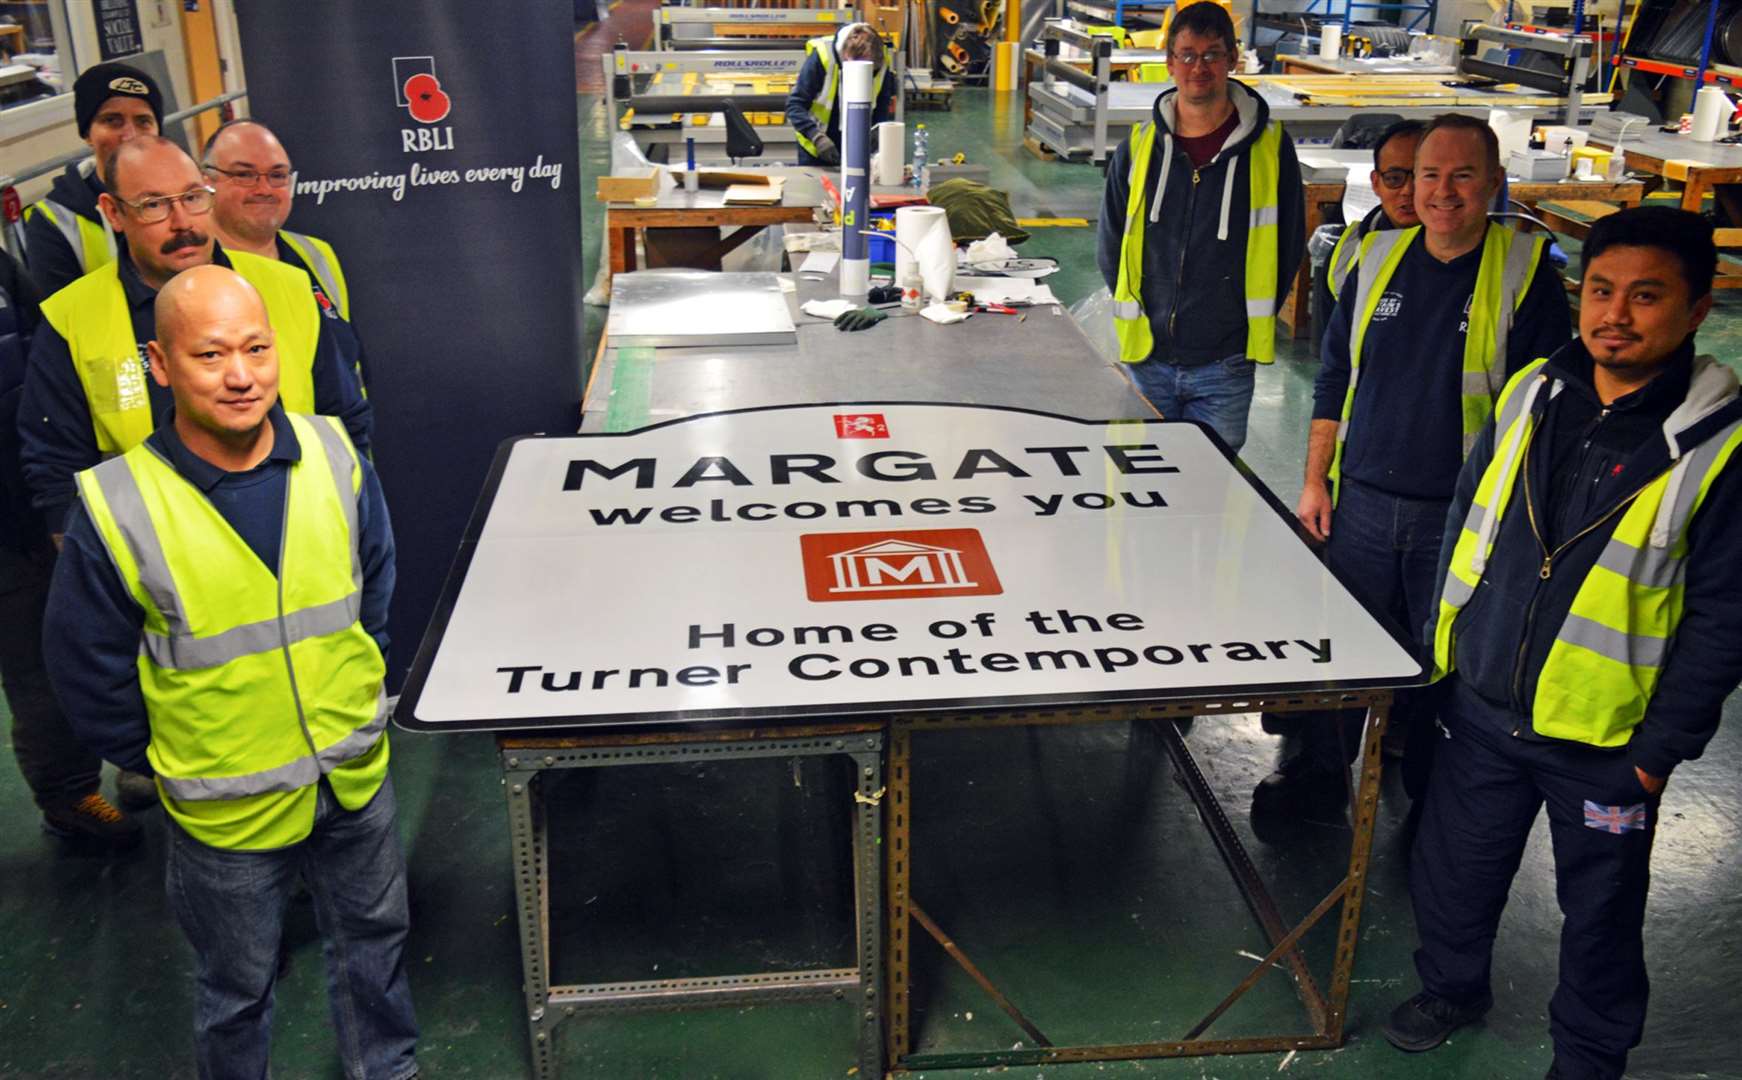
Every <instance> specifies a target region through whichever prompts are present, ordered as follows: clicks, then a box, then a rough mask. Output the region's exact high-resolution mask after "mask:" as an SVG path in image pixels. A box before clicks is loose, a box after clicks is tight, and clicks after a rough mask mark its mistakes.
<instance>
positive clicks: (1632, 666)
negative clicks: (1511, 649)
mask: <svg viewBox="0 0 1742 1080" xmlns="http://www.w3.org/2000/svg"><path fill="white" fill-rule="evenodd" d="M1546 363H1547V361H1544V360H1538V361H1537V362H1536V363H1535V364H1532V365H1531V366H1530V367H1528V368H1525V369H1524V370H1523V371H1520V372H1519V373H1518V374H1517V375H1516V376H1514V377H1513V379H1512V381H1511V382H1510V383H1508V384H1507V386H1506V389H1505V392H1504V393H1503V394H1502V395H1501V398H1500V410H1499V414H1498V415H1497V417H1496V418H1495V429H1494V432H1495V438H1494V458H1493V460H1492V461H1491V462H1489V464H1488V468H1487V469H1486V470H1485V471H1484V472H1483V474H1482V479H1481V482H1480V483H1479V484H1478V485H1477V488H1476V497H1475V499H1474V500H1473V501H1472V502H1471V504H1470V511H1469V513H1468V514H1467V515H1465V518H1464V524H1463V528H1462V529H1461V531H1460V532H1459V534H1458V541H1457V545H1456V547H1455V548H1454V549H1453V552H1452V561H1451V566H1450V570H1449V572H1448V573H1447V575H1446V580H1445V584H1444V586H1443V589H1442V591H1441V594H1440V605H1439V615H1438V617H1437V619H1436V621H1435V623H1434V634H1433V654H1434V678H1435V679H1436V680H1437V679H1440V678H1443V677H1445V676H1446V675H1448V674H1450V673H1451V672H1452V671H1453V670H1454V667H1455V660H1456V656H1457V636H1456V630H1455V624H1456V622H1457V618H1458V613H1459V612H1460V611H1462V610H1463V609H1464V607H1465V605H1467V604H1468V603H1469V602H1470V598H1471V597H1472V596H1474V595H1475V592H1476V589H1477V588H1478V587H1479V586H1480V585H1481V582H1482V575H1483V573H1484V572H1485V571H1486V569H1487V566H1488V559H1489V557H1490V556H1491V555H1492V553H1493V550H1494V541H1495V538H1496V537H1497V536H1499V534H1500V523H1501V521H1502V520H1503V519H1504V517H1505V515H1506V514H1507V513H1508V512H1509V511H1510V510H1511V507H1512V504H1513V503H1514V501H1517V500H1521V499H1522V496H1521V495H1520V494H1519V491H1518V488H1519V487H1520V485H1519V483H1518V480H1519V477H1520V476H1521V475H1522V473H1523V470H1524V468H1525V459H1526V457H1527V456H1528V451H1529V447H1530V443H1531V441H1532V440H1533V439H1534V438H1535V436H1536V433H1537V430H1538V427H1539V425H1540V423H1541V420H1542V414H1543V410H1544V409H1545V408H1546V407H1547V404H1548V401H1549V399H1551V398H1553V397H1554V395H1555V394H1557V393H1559V392H1560V391H1561V386H1560V383H1559V382H1558V381H1552V382H1551V380H1550V379H1549V377H1548V376H1547V375H1546V374H1544V373H1543V370H1542V369H1543V365H1544V364H1546ZM1688 396H1689V399H1702V398H1703V399H1710V400H1711V401H1713V402H1715V403H1716V405H1715V407H1722V406H1724V405H1726V404H1728V403H1729V402H1731V401H1734V400H1735V398H1736V396H1737V384H1736V377H1735V376H1734V375H1733V374H1731V373H1730V371H1729V369H1727V368H1725V367H1724V366H1723V365H1722V364H1719V363H1718V362H1717V361H1715V360H1713V359H1712V358H1711V357H1709V356H1702V357H1698V358H1697V359H1696V360H1695V361H1694V373H1693V380H1692V384H1691V385H1690V388H1689V391H1688ZM1713 411H1714V410H1713V409H1706V410H1704V411H1703V412H1702V414H1701V415H1702V416H1709V415H1711V413H1712V412H1713ZM1698 419H1700V417H1698V416H1696V417H1694V418H1693V419H1692V420H1686V421H1684V420H1682V419H1681V418H1680V415H1679V410H1678V413H1677V414H1676V415H1672V416H1671V417H1670V419H1669V421H1667V422H1666V423H1665V424H1664V436H1665V438H1666V439H1667V440H1668V442H1669V445H1670V446H1671V447H1672V451H1671V456H1672V462H1673V463H1672V464H1671V466H1670V467H1669V468H1668V469H1666V470H1664V471H1663V472H1662V473H1661V474H1659V475H1658V476H1656V477H1654V478H1653V479H1651V480H1650V481H1649V482H1648V483H1646V484H1645V486H1644V487H1642V488H1640V489H1639V490H1638V491H1637V492H1636V493H1635V494H1634V495H1633V496H1632V497H1631V498H1630V499H1629V500H1627V501H1624V502H1623V503H1621V505H1620V506H1618V507H1617V508H1616V509H1615V511H1614V512H1612V513H1610V514H1609V515H1607V516H1606V517H1604V518H1602V519H1600V520H1598V521H1596V522H1594V523H1592V524H1591V525H1590V526H1588V527H1587V528H1586V529H1585V530H1584V532H1581V533H1580V534H1579V536H1576V537H1574V538H1573V540H1570V541H1568V542H1567V543H1566V544H1563V545H1562V546H1561V548H1560V549H1559V550H1557V551H1555V552H1551V553H1549V554H1548V555H1546V556H1545V557H1544V558H1543V565H1542V569H1541V570H1540V574H1541V576H1542V577H1543V578H1544V579H1545V580H1546V579H1548V578H1549V577H1551V576H1552V575H1553V573H1554V569H1555V567H1554V560H1555V558H1556V556H1557V555H1558V554H1559V551H1564V550H1565V549H1566V547H1568V546H1570V545H1571V543H1572V542H1574V541H1576V540H1578V539H1579V538H1580V537H1582V536H1584V535H1585V534H1587V533H1589V532H1591V531H1593V530H1594V529H1597V528H1600V527H1602V526H1603V525H1606V524H1607V523H1608V522H1610V521H1614V520H1615V518H1616V516H1617V515H1619V517H1620V520H1619V521H1616V522H1615V531H1614V533H1613V534H1612V535H1611V536H1610V538H1609V542H1608V544H1607V545H1606V546H1605V547H1604V549H1603V552H1602V554H1601V555H1599V556H1598V558H1597V562H1596V565H1594V566H1593V567H1592V568H1591V570H1590V572H1589V573H1588V574H1586V575H1585V580H1584V581H1583V582H1582V583H1580V585H1579V591H1578V592H1577V593H1576V594H1574V597H1573V605H1572V608H1571V609H1570V610H1569V611H1568V613H1567V618H1566V621H1565V623H1563V624H1562V625H1561V627H1560V629H1559V631H1558V633H1557V634H1556V636H1555V642H1554V644H1553V645H1552V646H1551V647H1550V649H1549V654H1548V658H1547V660H1545V661H1544V662H1543V666H1542V672H1541V674H1540V675H1538V677H1537V683H1536V695H1535V698H1534V699H1533V700H1532V701H1531V702H1530V716H1531V727H1532V728H1533V729H1534V730H1535V731H1536V732H1537V734H1539V735H1544V736H1547V737H1549V738H1555V739H1568V740H1571V741H1573V742H1581V743H1588V744H1590V745H1592V746H1606V747H1613V746H1622V745H1625V744H1626V743H1627V741H1628V740H1629V739H1630V738H1632V734H1633V729H1634V728H1635V727H1637V726H1638V725H1639V722H1640V720H1642V719H1643V718H1644V716H1645V710H1646V707H1647V705H1649V704H1650V702H1651V695H1652V694H1653V692H1654V691H1656V689H1657V682H1658V677H1659V676H1660V675H1661V674H1662V671H1663V664H1664V661H1665V660H1666V659H1668V657H1669V652H1670V649H1671V647H1672V646H1673V645H1674V643H1675V633H1676V627H1677V625H1678V624H1679V623H1680V622H1681V618H1682V604H1683V593H1684V584H1683V583H1684V581H1685V578H1686V575H1687V558H1688V527H1689V525H1691V524H1692V522H1693V520H1694V516H1695V515H1696V514H1698V513H1699V512H1700V507H1701V506H1702V505H1703V504H1704V502H1705V499H1706V495H1707V493H1708V492H1709V491H1710V490H1711V487H1712V482H1713V481H1714V480H1716V479H1717V478H1718V475H1719V474H1720V473H1722V472H1723V471H1724V469H1725V468H1726V467H1727V466H1728V465H1729V463H1730V459H1731V457H1732V456H1733V455H1734V454H1735V453H1736V449H1737V447H1738V446H1742V420H1738V421H1736V422H1734V423H1732V424H1730V425H1728V426H1726V427H1724V428H1722V429H1721V430H1719V431H1717V432H1716V433H1715V434H1713V435H1711V436H1710V437H1709V438H1707V439H1705V440H1703V441H1701V442H1700V443H1698V444H1697V445H1693V446H1682V445H1681V444H1680V443H1679V442H1678V439H1677V437H1678V435H1680V434H1681V433H1682V432H1685V431H1686V430H1687V429H1688V427H1690V426H1691V425H1692V423H1693V422H1696V421H1697V420H1698Z"/></svg>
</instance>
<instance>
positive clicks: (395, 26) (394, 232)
mask: <svg viewBox="0 0 1742 1080" xmlns="http://www.w3.org/2000/svg"><path fill="white" fill-rule="evenodd" d="M236 16H237V22H238V24H239V26H240V29H241V36H242V51H243V59H244V64H245V67H246V71H247V80H248V106H249V114H250V115H251V116H253V117H254V118H255V119H257V120H260V121H261V122H263V123H265V124H267V125H268V126H270V127H271V128H272V129H273V130H274V131H276V132H277V133H278V136H279V138H280V139H281V140H283V142H284V145H285V147H286V149H287V150H288V151H289V152H290V158H291V164H292V166H293V167H294V168H295V169H296V174H297V176H296V203H295V209H294V211H293V212H292V215H291V219H290V223H289V227H290V228H292V229H295V230H297V231H299V232H307V233H312V234H313V235H315V236H318V237H320V238H322V239H324V240H327V241H328V242H330V243H331V244H333V246H334V247H335V248H336V249H337V250H338V253H339V257H340V260H341V261H342V263H343V266H344V271H345V276H346V278H347V279H348V284H349V287H350V295H351V314H352V317H353V321H354V322H355V324H356V327H357V331H358V333H359V334H360V335H361V337H362V339H363V342H364V345H365V349H366V365H367V366H366V371H365V374H366V377H367V380H368V389H369V400H370V401H371V403H372V404H373V405H374V407H375V433H376V435H375V438H376V441H375V462H376V465H377V466H378V467H379V469H380V471H381V479H382V483H383V485H384V486H385V487H386V490H387V500H388V505H389V507H390V508H391V510H392V513H393V524H394V534H395V536H396V537H397V539H398V542H399V563H398V565H399V584H398V588H397V591H396V593H395V595H394V602H393V616H392V624H391V632H392V636H393V641H394V647H393V656H392V664H391V674H390V680H389V681H390V685H392V686H397V685H398V683H399V680H400V678H401V677H402V676H403V673H404V671H405V669H406V667H407V666H409V664H410V662H411V658H412V655H413V653H414V652H415V651H416V649H417V644H418V640H419V638H420V637H421V636H422V635H423V630H424V626H425V625H426V624H427V623H428V622H429V618H430V615H431V613H432V611H433V610H434V607H435V603H436V597H437V594H438V592H439V590H440V588H441V583H442V579H443V577H444V575H445V574H446V572H447V568H448V565H449V564H450V563H451V562H452V560H453V557H454V552H455V550H456V549H457V547H458V545H459V541H460V535H461V532H462V531H463V529H464V526H465V523H466V518H467V515H468V513H469V512H470V510H471V507H472V504H473V502H474V501H475V500H476V498H477V494H478V491H479V489H480V488H481V487H482V485H483V482H484V477H485V474H486V473H487V472H488V470H489V467H490V461H491V459H492V457H493V455H494V453H495V448H496V445H497V443H499V442H501V440H503V439H505V438H507V437H509V436H511V435H519V434H525V433H528V432H535V431H549V432H558V431H573V430H575V428H576V427H577V425H578V423H579V417H580V397H581V385H580V379H581V369H582V364H583V358H582V357H581V355H580V353H581V322H580V320H581V294H582V291H583V283H582V280H581V215H580V198H581V192H580V190H579V187H580V166H579V143H578V139H579V132H578V121H577V117H576V108H575V100H576V99H575V61H574V51H573V41H572V35H573V27H572V25H571V24H572V16H573V11H572V5H571V4H570V3H569V2H568V0H514V2H504V3H491V4H455V3H451V2H443V0H401V2H399V3H394V4H358V3H355V2H350V0H300V2H298V3H295V4H286V3H282V2H278V0H236Z"/></svg>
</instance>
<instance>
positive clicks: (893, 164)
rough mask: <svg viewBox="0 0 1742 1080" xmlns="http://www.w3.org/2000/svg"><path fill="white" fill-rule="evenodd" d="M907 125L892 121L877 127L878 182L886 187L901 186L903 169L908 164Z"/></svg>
mask: <svg viewBox="0 0 1742 1080" xmlns="http://www.w3.org/2000/svg"><path fill="white" fill-rule="evenodd" d="M906 159H907V125H906V124H904V123H902V122H901V121H899V120H890V121H887V122H885V123H882V124H878V125H877V182H878V183H879V184H882V185H883V186H884V187H900V186H901V167H902V166H903V165H905V164H907V160H906Z"/></svg>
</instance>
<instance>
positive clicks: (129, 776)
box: [115, 769, 157, 810]
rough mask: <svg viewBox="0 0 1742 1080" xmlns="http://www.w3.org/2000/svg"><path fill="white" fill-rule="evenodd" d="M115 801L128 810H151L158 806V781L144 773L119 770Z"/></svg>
mask: <svg viewBox="0 0 1742 1080" xmlns="http://www.w3.org/2000/svg"><path fill="white" fill-rule="evenodd" d="M115 801H116V802H118V803H120V804H121V805H122V806H123V807H125V808H126V809H128V810H149V809H150V808H151V807H153V806H156V805H157V781H156V780H153V779H152V778H151V777H149V776H146V775H145V774H144V773H136V772H128V771H127V770H126V769H117V770H115Z"/></svg>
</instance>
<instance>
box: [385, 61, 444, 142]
mask: <svg viewBox="0 0 1742 1080" xmlns="http://www.w3.org/2000/svg"><path fill="white" fill-rule="evenodd" d="M393 94H394V97H393V103H394V104H395V105H398V106H399V107H400V108H402V109H404V110H405V111H406V112H407V113H409V114H410V115H411V118H412V119H413V120H415V121H417V122H418V123H419V124H420V125H424V126H422V127H415V128H402V129H401V130H400V132H399V141H400V148H401V150H403V151H404V152H405V153H407V154H412V153H422V152H425V151H431V150H452V149H453V148H454V129H453V128H451V127H440V128H437V127H431V126H429V125H433V124H439V123H441V122H442V121H443V120H446V119H447V118H448V113H450V112H452V111H453V107H454V102H453V98H451V97H449V96H448V93H447V91H446V90H443V89H442V83H441V79H439V78H437V77H436V70H435V57H433V56H395V57H394V58H393Z"/></svg>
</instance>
